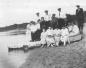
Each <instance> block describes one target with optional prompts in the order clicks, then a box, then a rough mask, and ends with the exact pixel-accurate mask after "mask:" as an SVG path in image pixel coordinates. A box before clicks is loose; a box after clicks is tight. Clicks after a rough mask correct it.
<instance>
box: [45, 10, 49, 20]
mask: <svg viewBox="0 0 86 68" xmlns="http://www.w3.org/2000/svg"><path fill="white" fill-rule="evenodd" d="M44 19H45V21H50V20H51V15H50V14H49V13H48V10H45V16H44Z"/></svg>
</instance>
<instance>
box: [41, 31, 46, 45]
mask: <svg viewBox="0 0 86 68" xmlns="http://www.w3.org/2000/svg"><path fill="white" fill-rule="evenodd" d="M45 43H46V32H42V33H41V44H45Z"/></svg>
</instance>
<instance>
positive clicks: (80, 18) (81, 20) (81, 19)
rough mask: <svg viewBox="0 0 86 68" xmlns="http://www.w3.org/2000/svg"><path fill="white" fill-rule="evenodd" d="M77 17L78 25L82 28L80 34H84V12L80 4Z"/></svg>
mask: <svg viewBox="0 0 86 68" xmlns="http://www.w3.org/2000/svg"><path fill="white" fill-rule="evenodd" d="M76 7H77V9H76V18H77V22H78V27H79V30H80V34H81V35H82V34H83V24H84V14H83V8H80V5H77V6H76Z"/></svg>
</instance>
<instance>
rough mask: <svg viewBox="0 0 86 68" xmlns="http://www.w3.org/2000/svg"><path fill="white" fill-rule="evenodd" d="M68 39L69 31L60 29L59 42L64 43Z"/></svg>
mask: <svg viewBox="0 0 86 68" xmlns="http://www.w3.org/2000/svg"><path fill="white" fill-rule="evenodd" d="M68 39H69V31H68V29H67V28H65V29H61V41H62V42H65V41H68Z"/></svg>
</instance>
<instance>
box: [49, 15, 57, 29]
mask: <svg viewBox="0 0 86 68" xmlns="http://www.w3.org/2000/svg"><path fill="white" fill-rule="evenodd" d="M50 22H51V23H50V26H51V27H52V28H53V29H56V28H57V25H58V19H57V18H56V14H52V17H51V21H50Z"/></svg>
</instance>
